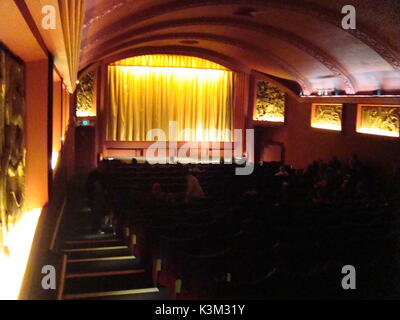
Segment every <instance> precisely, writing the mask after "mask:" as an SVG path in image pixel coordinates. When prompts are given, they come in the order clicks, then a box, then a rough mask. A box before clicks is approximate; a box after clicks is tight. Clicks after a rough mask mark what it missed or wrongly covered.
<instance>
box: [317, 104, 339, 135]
mask: <svg viewBox="0 0 400 320" xmlns="http://www.w3.org/2000/svg"><path fill="white" fill-rule="evenodd" d="M342 112H343V105H342V104H325V103H324V104H322V103H321V104H320V103H313V104H312V110H311V127H313V128H319V129H326V130H335V131H341V130H342Z"/></svg>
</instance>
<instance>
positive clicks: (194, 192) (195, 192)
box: [184, 168, 205, 203]
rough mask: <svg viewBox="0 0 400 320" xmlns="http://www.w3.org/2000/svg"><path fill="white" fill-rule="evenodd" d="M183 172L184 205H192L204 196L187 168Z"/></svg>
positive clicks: (197, 182)
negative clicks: (184, 178) (184, 179)
mask: <svg viewBox="0 0 400 320" xmlns="http://www.w3.org/2000/svg"><path fill="white" fill-rule="evenodd" d="M184 172H185V176H186V193H185V203H192V202H196V201H198V200H202V199H204V198H205V194H204V191H203V188H202V187H201V185H200V182H199V180H198V179H197V178H196V177H195V176H194V175H193V174H192V173H191V171H190V170H189V169H188V168H185V169H184Z"/></svg>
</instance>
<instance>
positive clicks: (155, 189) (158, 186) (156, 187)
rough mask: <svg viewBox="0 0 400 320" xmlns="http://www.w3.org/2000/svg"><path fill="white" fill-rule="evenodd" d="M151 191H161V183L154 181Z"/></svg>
mask: <svg viewBox="0 0 400 320" xmlns="http://www.w3.org/2000/svg"><path fill="white" fill-rule="evenodd" d="M151 192H152V193H160V192H161V184H160V183H159V182H155V183H154V184H153V185H152V187H151Z"/></svg>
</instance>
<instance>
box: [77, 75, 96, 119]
mask: <svg viewBox="0 0 400 320" xmlns="http://www.w3.org/2000/svg"><path fill="white" fill-rule="evenodd" d="M94 78H95V73H94V72H89V73H88V74H87V75H86V76H84V77H83V78H82V79H81V80H80V81H79V85H78V87H77V93H76V100H77V101H76V116H77V117H95V116H96V107H95V104H94V95H95V90H94Z"/></svg>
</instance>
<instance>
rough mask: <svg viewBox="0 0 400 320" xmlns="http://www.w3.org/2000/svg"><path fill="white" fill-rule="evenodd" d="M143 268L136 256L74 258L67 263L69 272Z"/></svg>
mask: <svg viewBox="0 0 400 320" xmlns="http://www.w3.org/2000/svg"><path fill="white" fill-rule="evenodd" d="M133 269H143V264H142V262H141V260H140V259H138V258H135V257H134V256H121V257H106V258H86V259H72V260H69V261H68V263H67V274H70V273H85V272H102V271H120V270H133Z"/></svg>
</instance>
